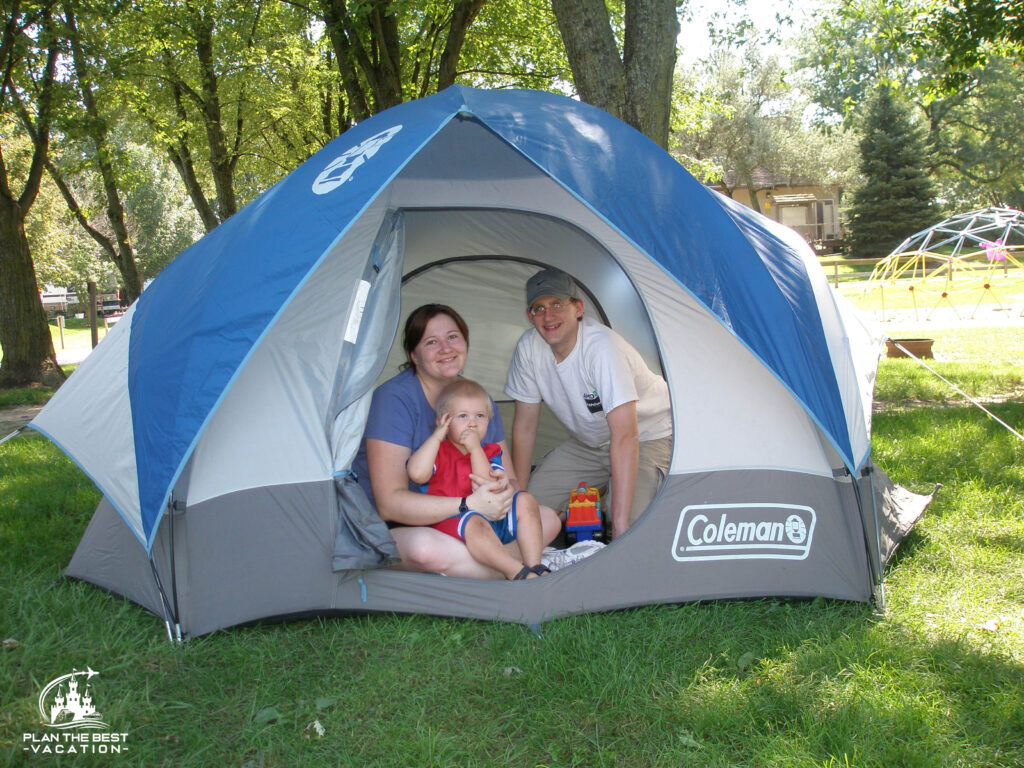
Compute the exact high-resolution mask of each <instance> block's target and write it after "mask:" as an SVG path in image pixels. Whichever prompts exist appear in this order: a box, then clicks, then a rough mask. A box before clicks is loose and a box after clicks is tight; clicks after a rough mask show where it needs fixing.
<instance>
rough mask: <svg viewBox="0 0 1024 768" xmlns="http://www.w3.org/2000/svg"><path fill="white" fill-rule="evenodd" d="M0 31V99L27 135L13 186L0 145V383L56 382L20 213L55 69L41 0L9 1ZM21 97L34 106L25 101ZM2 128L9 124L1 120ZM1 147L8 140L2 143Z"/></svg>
mask: <svg viewBox="0 0 1024 768" xmlns="http://www.w3.org/2000/svg"><path fill="white" fill-rule="evenodd" d="M2 23H3V25H4V26H3V32H2V37H0V67H2V72H3V74H2V77H3V79H2V81H0V105H2V106H3V107H4V112H6V113H7V114H11V113H14V114H17V115H18V116H19V118H20V120H21V128H22V129H23V130H24V131H25V132H26V133H27V134H28V135H29V137H30V139H31V147H32V152H31V157H30V159H29V161H28V164H27V168H25V171H24V175H23V183H22V188H21V191H20V193H19V192H17V191H16V190H15V188H14V187H15V185H16V184H17V181H16V179H15V177H14V171H15V169H14V168H12V167H9V165H8V163H9V162H10V158H9V157H7V156H5V153H4V151H3V146H2V145H0V349H2V350H3V353H4V359H3V365H2V366H0V387H11V386H18V385H22V384H27V383H32V382H42V383H45V384H49V385H57V384H59V383H60V382H62V381H63V380H64V373H63V371H61V369H60V366H59V365H57V358H56V357H55V356H54V353H53V340H52V338H51V336H50V329H49V326H48V325H47V322H46V314H45V312H44V311H43V306H42V302H41V301H40V300H39V291H38V287H37V284H36V277H35V267H34V265H33V263H32V254H31V252H30V250H29V245H28V238H27V236H26V234H25V218H26V216H27V215H28V212H29V209H30V208H31V207H32V204H33V203H34V202H35V199H36V196H37V194H38V193H39V185H40V182H41V179H42V175H43V167H44V164H45V162H46V155H47V152H48V150H49V142H50V123H51V119H52V107H53V100H54V90H55V89H56V88H57V86H58V84H57V81H56V77H55V73H56V68H57V57H58V54H59V53H60V48H59V44H58V39H57V35H56V34H55V30H54V25H53V19H52V17H51V15H50V7H49V5H48V4H44V5H33V4H31V3H29V2H26V3H24V4H22V3H21V2H19V0H13V2H12V3H11V5H10V6H9V9H8V10H7V12H6V13H5V15H4V17H3V19H2ZM26 101H29V102H30V103H31V104H32V105H34V107H35V113H34V114H33V113H32V112H30V111H29V107H28V106H26V103H25V102H26ZM2 128H3V133H4V134H7V135H10V134H11V133H13V131H14V130H15V128H14V125H12V124H11V123H10V122H7V121H5V122H4V124H3V126H2ZM8 146H10V144H9V143H8Z"/></svg>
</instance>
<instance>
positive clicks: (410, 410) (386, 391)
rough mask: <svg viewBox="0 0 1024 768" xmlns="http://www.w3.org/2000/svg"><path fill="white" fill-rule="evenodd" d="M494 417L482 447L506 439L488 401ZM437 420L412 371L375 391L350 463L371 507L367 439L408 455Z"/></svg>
mask: <svg viewBox="0 0 1024 768" xmlns="http://www.w3.org/2000/svg"><path fill="white" fill-rule="evenodd" d="M491 409H492V412H493V413H494V417H493V418H492V419H491V421H490V423H489V424H488V425H487V433H486V434H485V435H484V440H483V442H484V443H500V442H501V441H502V440H504V439H505V429H504V428H503V427H502V425H501V418H500V417H499V416H498V408H497V406H495V404H494V400H493V398H492V399H491ZM436 421H437V417H436V415H435V413H434V409H433V408H431V407H430V403H428V402H427V397H426V395H424V394H423V387H422V386H421V385H420V380H419V379H417V378H416V374H415V373H414V372H413V370H412V369H411V368H407V369H406V370H404V371H402V372H401V373H399V374H398V375H397V376H393V377H391V378H390V379H388V380H387V381H385V382H384V383H383V384H381V385H380V386H379V387H377V389H376V390H374V393H373V400H372V401H371V402H370V413H369V415H368V416H367V418H366V428H365V429H364V430H363V439H362V441H361V442H360V443H359V452H358V453H357V454H356V458H355V461H353V462H352V471H353V472H355V474H356V480H357V481H358V483H359V485H360V487H361V488H362V489H363V490H364V491H365V492H366V496H367V498H369V500H370V503H371V504H374V506H376V502H375V501H374V498H373V490H372V489H371V488H370V473H369V471H368V470H367V466H366V439H367V438H373V439H374V440H383V441H384V442H386V443H394V444H395V445H401V446H405V447H406V448H408V449H409V451H410V452H412V451H415V450H416V449H417V448H419V447H420V446H421V445H423V443H425V442H426V440H427V438H428V437H430V434H431V432H433V431H434V427H435V425H436ZM409 490H411V491H416V492H418V491H419V490H420V488H419V486H418V485H416V484H414V483H409Z"/></svg>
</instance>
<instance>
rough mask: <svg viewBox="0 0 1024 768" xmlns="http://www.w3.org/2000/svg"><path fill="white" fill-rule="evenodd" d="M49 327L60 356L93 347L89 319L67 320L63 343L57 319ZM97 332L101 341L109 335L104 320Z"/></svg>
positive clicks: (65, 320)
mask: <svg viewBox="0 0 1024 768" xmlns="http://www.w3.org/2000/svg"><path fill="white" fill-rule="evenodd" d="M49 325H50V337H51V338H52V339H53V351H54V352H56V353H57V354H58V355H59V354H60V353H61V352H62V351H65V350H66V351H76V350H86V349H88V348H89V347H90V346H92V330H91V329H90V328H89V321H88V320H87V319H82V320H79V319H78V318H76V317H74V316H71V317H67V318H65V319H64V339H63V343H62V342H61V332H60V328H59V327H58V326H57V320H56V318H54V319H52V320H50V323H49ZM111 327H113V326H111ZM97 332H98V337H99V339H100V341H102V340H103V337H104V336H106V335H107V329H106V328H105V327H104V325H103V321H102V319H101V320H100V322H99V328H98V329H97ZM3 358H4V354H3V350H2V349H0V361H2V360H3ZM3 405H4V404H2V403H0V407H3ZM7 405H11V403H7Z"/></svg>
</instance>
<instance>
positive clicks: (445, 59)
mask: <svg viewBox="0 0 1024 768" xmlns="http://www.w3.org/2000/svg"><path fill="white" fill-rule="evenodd" d="M484 2H485V0H462V1H461V2H458V3H456V4H455V9H454V10H453V11H452V20H451V24H450V25H449V26H448V39H447V40H445V43H444V51H443V52H442V54H441V61H440V63H439V65H438V69H437V90H439V91H441V90H444V89H445V88H447V87H448V86H449V85H454V84H455V75H456V74H457V72H458V66H459V54H460V53H461V52H462V46H463V44H464V43H465V42H466V32H467V31H468V30H469V27H470V25H472V23H473V20H474V19H475V18H476V16H477V14H478V13H480V9H481V8H483V7H484Z"/></svg>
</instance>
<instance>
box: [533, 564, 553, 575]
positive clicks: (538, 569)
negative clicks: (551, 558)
mask: <svg viewBox="0 0 1024 768" xmlns="http://www.w3.org/2000/svg"><path fill="white" fill-rule="evenodd" d="M530 572H531V573H536V574H537V575H538V576H543V575H544V574H545V573H551V569H550V568H548V567H547V566H546V565H544V563H537V565H535V566H533V567H531V568H530Z"/></svg>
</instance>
